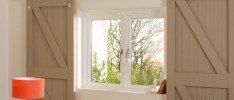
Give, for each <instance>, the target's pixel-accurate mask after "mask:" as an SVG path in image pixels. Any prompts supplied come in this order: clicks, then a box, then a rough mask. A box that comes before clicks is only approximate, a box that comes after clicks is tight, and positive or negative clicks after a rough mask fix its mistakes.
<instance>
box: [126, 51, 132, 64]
mask: <svg viewBox="0 0 234 100" xmlns="http://www.w3.org/2000/svg"><path fill="white" fill-rule="evenodd" d="M125 59H126V62H131V59H130V50H129V49H127V51H126V54H125Z"/></svg>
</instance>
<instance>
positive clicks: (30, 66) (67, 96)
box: [27, 0, 74, 100]
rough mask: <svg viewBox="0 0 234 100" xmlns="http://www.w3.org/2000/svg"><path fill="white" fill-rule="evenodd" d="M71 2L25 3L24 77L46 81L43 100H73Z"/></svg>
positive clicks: (41, 0) (42, 0) (44, 0)
mask: <svg viewBox="0 0 234 100" xmlns="http://www.w3.org/2000/svg"><path fill="white" fill-rule="evenodd" d="M71 3H72V0H27V6H28V9H27V76H31V77H43V78H45V79H46V84H45V90H46V91H45V98H44V99H43V100H73V73H74V72H73V69H74V68H73V10H72V9H73V7H72V5H71Z"/></svg>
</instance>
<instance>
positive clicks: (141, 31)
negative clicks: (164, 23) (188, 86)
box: [92, 19, 164, 85]
mask: <svg viewBox="0 0 234 100" xmlns="http://www.w3.org/2000/svg"><path fill="white" fill-rule="evenodd" d="M156 21H157V20H155V19H154V20H145V19H135V20H133V21H132V23H133V26H132V33H131V34H132V37H131V38H132V48H131V49H132V76H131V81H132V84H133V85H151V84H152V83H153V80H155V79H156V80H157V81H158V85H160V84H161V82H162V81H163V79H164V67H163V66H164V65H163V62H162V61H159V60H155V59H154V56H155V55H157V54H158V53H159V52H161V51H162V49H161V48H160V45H159V44H162V41H163V40H160V39H159V40H157V41H156V42H155V40H154V39H155V37H157V36H158V35H159V34H158V33H159V32H161V31H162V30H163V29H161V27H160V26H161V25H160V24H159V23H155V22H156ZM107 36H108V50H107V53H108V55H107V56H108V57H107V61H99V60H98V56H101V55H98V54H97V53H96V52H93V53H92V82H98V83H113V84H119V83H120V62H121V47H120V45H121V42H120V37H121V34H120V21H116V20H110V27H109V29H108V34H107Z"/></svg>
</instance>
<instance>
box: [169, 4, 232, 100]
mask: <svg viewBox="0 0 234 100" xmlns="http://www.w3.org/2000/svg"><path fill="white" fill-rule="evenodd" d="M233 10H234V0H168V34H167V36H168V38H167V39H168V48H167V50H168V57H167V58H168V60H167V61H168V95H167V96H168V100H234V11H233Z"/></svg>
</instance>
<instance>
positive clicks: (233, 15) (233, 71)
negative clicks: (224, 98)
mask: <svg viewBox="0 0 234 100" xmlns="http://www.w3.org/2000/svg"><path fill="white" fill-rule="evenodd" d="M233 5H234V1H233V0H228V55H229V56H228V65H229V75H230V78H229V86H230V87H229V94H228V96H229V97H228V100H234V95H233V94H234V86H233V84H234V61H233V59H234V45H233V43H234V28H233V26H234V12H233V9H234V6H233Z"/></svg>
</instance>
